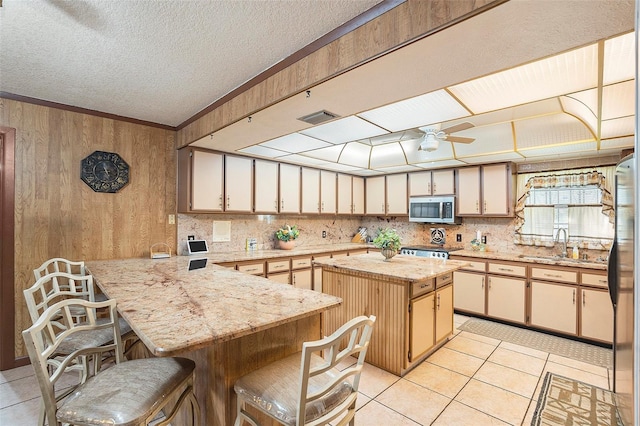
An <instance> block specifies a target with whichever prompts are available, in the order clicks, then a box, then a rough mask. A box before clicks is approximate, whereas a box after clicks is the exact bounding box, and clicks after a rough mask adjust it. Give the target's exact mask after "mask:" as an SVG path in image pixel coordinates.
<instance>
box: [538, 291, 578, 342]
mask: <svg viewBox="0 0 640 426" xmlns="http://www.w3.org/2000/svg"><path fill="white" fill-rule="evenodd" d="M576 293H577V289H576V287H574V286H569V285H562V284H554V283H542V282H538V281H532V282H531V325H532V326H536V327H543V328H548V329H550V330H555V331H560V332H562V333H568V334H576V333H577V331H578V329H577V324H576V323H577V309H578V307H577V303H576V298H577V294H576Z"/></svg>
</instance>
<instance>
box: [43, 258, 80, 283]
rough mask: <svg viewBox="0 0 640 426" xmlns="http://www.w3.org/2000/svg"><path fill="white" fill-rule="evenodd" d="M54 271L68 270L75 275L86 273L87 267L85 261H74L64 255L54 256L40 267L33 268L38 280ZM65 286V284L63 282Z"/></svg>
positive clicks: (67, 271) (68, 272)
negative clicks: (63, 256)
mask: <svg viewBox="0 0 640 426" xmlns="http://www.w3.org/2000/svg"><path fill="white" fill-rule="evenodd" d="M54 272H66V273H67V274H73V275H86V273H87V272H86V269H85V267H84V262H83V261H79V262H74V261H72V260H68V259H64V258H62V257H54V258H53V259H49V260H47V261H46V262H44V263H43V264H42V265H40V267H38V268H36V269H34V270H33V275H34V277H35V278H36V281H38V280H39V279H40V278H42V277H44V276H45V275H49V274H51V273H54ZM62 287H63V288H64V284H62Z"/></svg>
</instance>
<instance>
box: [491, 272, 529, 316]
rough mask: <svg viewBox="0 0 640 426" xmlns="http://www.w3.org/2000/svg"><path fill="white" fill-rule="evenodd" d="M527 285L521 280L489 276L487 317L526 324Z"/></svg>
mask: <svg viewBox="0 0 640 426" xmlns="http://www.w3.org/2000/svg"><path fill="white" fill-rule="evenodd" d="M526 284H527V281H526V280H525V279H521V278H511V277H499V276H495V275H487V315H488V316H490V317H494V318H499V319H503V320H507V321H513V322H518V323H522V324H524V323H526Z"/></svg>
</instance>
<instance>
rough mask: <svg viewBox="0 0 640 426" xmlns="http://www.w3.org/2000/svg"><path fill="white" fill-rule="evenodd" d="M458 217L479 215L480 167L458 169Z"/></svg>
mask: <svg viewBox="0 0 640 426" xmlns="http://www.w3.org/2000/svg"><path fill="white" fill-rule="evenodd" d="M456 201H457V202H458V215H459V216H463V215H474V216H475V215H479V214H480V167H465V168H462V169H458V196H457V197H456Z"/></svg>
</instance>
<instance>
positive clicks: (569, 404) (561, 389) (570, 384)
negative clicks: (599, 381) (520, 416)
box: [531, 373, 622, 426]
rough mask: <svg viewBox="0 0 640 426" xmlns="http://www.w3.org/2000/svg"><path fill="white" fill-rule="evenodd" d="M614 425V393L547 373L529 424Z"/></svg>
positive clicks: (547, 425) (538, 425)
mask: <svg viewBox="0 0 640 426" xmlns="http://www.w3.org/2000/svg"><path fill="white" fill-rule="evenodd" d="M560 425H562V426H564V425H576V426H617V425H620V426H621V425H622V423H621V422H620V420H619V419H618V416H617V415H616V407H615V402H614V399H613V393H612V392H610V391H608V390H606V389H602V388H599V387H597V386H593V385H589V384H586V383H582V382H578V381H576V380H572V379H568V378H566V377H563V376H559V375H557V374H553V373H547V375H546V376H545V378H544V383H543V384H542V389H541V391H540V397H539V398H538V405H537V406H536V411H535V413H534V414H533V420H532V421H531V426H560Z"/></svg>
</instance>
